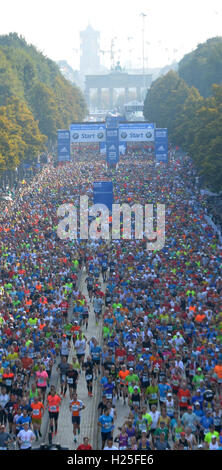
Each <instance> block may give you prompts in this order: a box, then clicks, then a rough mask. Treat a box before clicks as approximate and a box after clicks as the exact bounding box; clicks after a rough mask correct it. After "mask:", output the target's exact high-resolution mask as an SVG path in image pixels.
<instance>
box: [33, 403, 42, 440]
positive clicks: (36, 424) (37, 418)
mask: <svg viewBox="0 0 222 470" xmlns="http://www.w3.org/2000/svg"><path fill="white" fill-rule="evenodd" d="M30 406H31V408H32V424H33V431H34V433H35V435H36V440H38V434H39V436H40V437H42V434H41V430H40V429H41V424H42V417H43V415H44V405H43V403H42V402H41V401H39V397H38V396H35V397H34V401H33V403H31V405H30Z"/></svg>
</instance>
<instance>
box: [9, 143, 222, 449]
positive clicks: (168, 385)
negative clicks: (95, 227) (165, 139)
mask: <svg viewBox="0 0 222 470" xmlns="http://www.w3.org/2000/svg"><path fill="white" fill-rule="evenodd" d="M191 173H192V164H191V162H190V160H189V159H185V160H178V161H177V160H175V161H173V162H171V163H170V164H169V165H161V164H160V165H154V164H151V162H150V161H147V160H146V161H145V160H143V159H142V158H141V159H139V158H138V159H135V158H134V159H130V158H129V159H126V158H125V160H124V162H122V163H121V162H120V164H119V167H118V170H113V171H110V172H109V174H108V175H107V173H106V169H105V165H104V164H101V161H98V162H97V161H96V156H95V155H94V152H91V161H84V162H78V163H73V164H68V165H65V166H62V167H58V168H53V166H51V165H50V166H46V167H45V168H44V169H43V171H42V172H41V174H40V175H38V177H37V178H36V179H35V180H33V182H32V183H31V184H30V185H29V186H28V185H27V186H26V185H24V189H23V192H22V193H20V195H19V197H18V198H17V199H15V201H14V203H13V204H12V205H11V206H8V207H5V206H4V211H3V213H2V215H1V221H0V231H1V238H0V253H1V255H0V257H1V271H0V274H1V276H0V281H1V282H0V387H1V388H0V425H1V429H0V448H3V449H4V448H7V446H8V443H10V442H12V440H13V439H16V441H17V443H18V446H19V448H21V449H29V448H31V446H32V442H33V441H34V440H36V439H38V438H39V437H41V422H42V417H43V414H44V413H45V412H47V413H49V420H50V429H51V432H52V434H56V433H57V431H58V416H59V407H60V405H61V400H62V397H63V396H64V395H65V394H66V392H67V390H69V394H70V412H71V416H72V423H73V434H74V440H75V441H76V436H77V435H78V433H79V430H80V416H81V411H82V410H84V403H83V401H82V400H81V396H79V395H77V394H76V384H77V382H78V375H79V373H80V372H81V373H84V374H85V379H86V386H87V390H88V395H89V397H92V398H93V384H94V382H95V378H97V383H98V384H99V385H98V386H99V391H100V393H101V402H100V404H99V409H98V429H99V430H100V431H101V447H102V448H104V449H115V448H117V449H121V450H124V449H132V450H137V449H148V450H149V449H157V450H164V449H169V448H170V449H175V450H177V449H197V448H199V446H202V447H203V448H206V449H212V450H214V449H219V448H221V447H222V393H221V392H222V347H221V341H222V331H221V328H222V308H221V291H222V277H221V246H220V243H219V241H218V239H217V237H216V235H215V233H214V232H213V229H212V227H210V226H209V225H208V224H207V222H206V220H205V218H204V209H203V207H202V199H201V195H199V193H198V192H197V193H194V191H193V188H192V185H191V184H190V174H191ZM98 178H99V179H101V178H102V179H104V178H105V179H106V178H108V179H110V178H111V179H112V180H113V184H114V196H115V201H114V202H116V203H124V202H125V203H128V204H135V203H140V204H141V205H143V206H145V204H149V203H150V204H152V203H153V204H154V205H155V204H157V203H161V204H165V232H166V242H165V246H164V247H163V248H162V249H161V250H160V251H157V250H152V251H150V250H149V249H147V239H146V237H145V235H144V237H143V239H138V240H135V239H134V238H133V237H132V239H131V240H124V239H122V238H121V239H119V240H112V239H110V241H109V243H107V242H106V241H103V240H80V239H78V240H75V239H71V240H69V239H60V238H58V235H57V226H58V217H57V209H58V207H59V206H60V205H61V204H64V203H72V204H74V205H75V206H76V207H79V198H80V196H81V195H87V196H88V197H89V203H90V202H92V184H93V182H94V181H95V180H97V179H98ZM132 234H133V222H132ZM83 269H84V272H85V273H86V276H85V283H86V287H87V292H88V296H87V299H86V297H85V296H84V295H83V293H82V292H80V291H79V289H78V276H81V273H82V271H83ZM89 305H91V307H93V310H94V314H95V320H96V323H97V324H99V325H100V326H101V328H102V331H103V342H102V344H99V343H98V341H97V340H96V339H95V338H94V337H92V338H91V340H90V342H89V355H88V356H86V342H87V341H86V337H85V332H86V331H87V325H88V317H89ZM70 306H71V308H72V315H71V319H70V318H69V317H68V311H69V308H70ZM70 342H72V343H73V346H74V350H75V353H76V354H75V358H74V359H73V361H72V362H71V364H70V361H68V357H69V352H70ZM55 365H56V367H57V373H58V374H59V377H60V387H61V390H60V391H58V390H56V388H55V387H54V386H53V385H52V384H50V376H51V372H52V368H53V367H54V366H55ZM119 403H121V404H122V406H125V407H126V419H125V420H124V422H123V423H122V424H121V426H117V425H116V422H117V418H118V416H117V411H118V404H119ZM84 446H85V447H84ZM89 448H91V445H90V444H89V442H88V440H87V438H85V440H84V443H83V444H82V447H81V449H89Z"/></svg>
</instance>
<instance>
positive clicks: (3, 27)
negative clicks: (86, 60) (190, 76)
mask: <svg viewBox="0 0 222 470" xmlns="http://www.w3.org/2000/svg"><path fill="white" fill-rule="evenodd" d="M141 13H144V14H146V15H147V16H146V18H145V33H144V38H145V39H144V44H145V57H146V62H145V65H146V66H147V65H148V66H149V67H160V66H161V67H162V66H164V65H166V64H168V63H169V62H170V63H171V62H172V61H173V60H179V59H181V58H182V57H183V55H184V54H185V53H187V52H190V51H191V50H192V49H195V48H196V46H197V44H199V43H201V42H204V41H205V40H206V39H208V38H211V37H215V36H222V0H210V1H206V0H184V1H181V0H178V1H176V0H153V1H152V2H151V1H149V0H136V1H135V2H133V1H132V0H110V1H109V0H78V1H76V0H37V1H36V0H5V1H4V2H1V11H0V34H7V33H9V32H17V33H18V34H21V35H22V36H24V38H25V39H26V41H27V42H28V43H32V44H33V45H35V46H36V47H37V48H38V49H39V50H40V51H42V52H43V53H44V54H45V55H47V56H48V57H50V58H51V59H52V60H61V59H65V60H67V61H68V62H69V64H70V65H71V66H72V67H74V68H75V69H78V68H79V48H80V40H79V32H80V31H82V30H84V29H85V28H86V27H87V25H88V24H89V23H90V24H91V26H92V27H93V28H94V29H96V30H98V31H100V46H101V49H102V50H105V51H108V50H109V49H110V44H111V39H112V38H114V37H116V39H115V60H116V61H117V60H118V59H120V61H121V63H122V64H123V65H124V63H125V62H126V61H130V60H131V61H132V62H133V64H134V65H136V66H140V67H141V66H142V24H143V23H142V17H141V15H140V14H141ZM129 38H132V39H129ZM130 50H131V52H130ZM101 62H102V63H103V64H104V65H106V66H108V67H109V66H110V53H109V52H106V53H105V54H103V55H102V56H101Z"/></svg>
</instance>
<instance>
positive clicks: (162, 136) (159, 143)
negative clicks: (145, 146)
mask: <svg viewBox="0 0 222 470" xmlns="http://www.w3.org/2000/svg"><path fill="white" fill-rule="evenodd" d="M155 157H156V162H164V163H167V162H168V129H166V128H163V129H158V128H157V129H155Z"/></svg>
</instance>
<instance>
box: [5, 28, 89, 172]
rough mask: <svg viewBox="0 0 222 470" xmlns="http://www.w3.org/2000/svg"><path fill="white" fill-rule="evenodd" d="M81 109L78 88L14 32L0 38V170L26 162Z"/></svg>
mask: <svg viewBox="0 0 222 470" xmlns="http://www.w3.org/2000/svg"><path fill="white" fill-rule="evenodd" d="M86 113H87V107H86V103H85V100H84V97H83V94H82V92H81V91H80V89H79V88H78V87H76V86H74V85H73V84H71V83H70V82H69V81H67V80H66V79H65V78H64V77H63V76H62V74H61V72H60V70H59V67H58V66H57V64H56V63H54V62H53V61H52V60H50V59H49V58H47V57H45V56H44V55H43V54H42V53H41V52H40V51H38V50H37V49H36V48H35V47H34V46H32V45H28V44H27V42H26V41H25V39H24V38H23V37H21V36H18V35H17V34H16V33H10V34H8V35H4V36H0V171H3V170H4V169H14V168H15V167H16V166H17V165H18V164H19V163H20V162H21V161H22V160H25V159H28V160H30V159H31V160H32V159H33V158H35V157H36V156H37V155H38V153H39V152H42V151H43V150H44V149H45V145H46V143H48V144H53V143H55V142H56V137H57V129H58V128H60V129H64V128H68V127H69V125H70V124H71V123H72V122H73V121H82V120H83V119H84V117H85V115H86Z"/></svg>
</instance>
